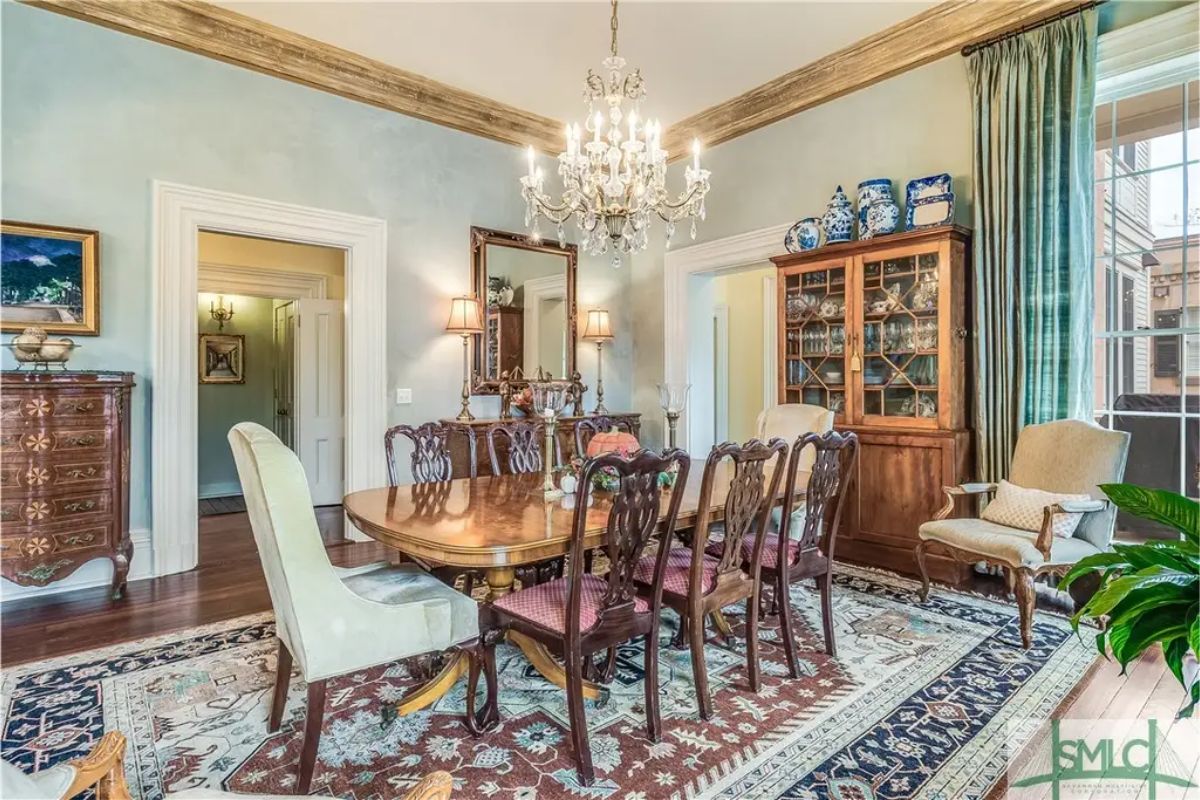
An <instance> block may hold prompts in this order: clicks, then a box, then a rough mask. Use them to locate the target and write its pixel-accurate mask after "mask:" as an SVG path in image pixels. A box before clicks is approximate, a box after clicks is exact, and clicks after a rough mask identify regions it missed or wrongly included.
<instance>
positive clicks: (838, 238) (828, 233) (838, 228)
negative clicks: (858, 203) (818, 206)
mask: <svg viewBox="0 0 1200 800" xmlns="http://www.w3.org/2000/svg"><path fill="white" fill-rule="evenodd" d="M821 224H822V225H823V226H824V227H825V244H837V243H838V242H848V241H850V238H851V237H852V236H853V234H854V209H853V208H851V206H850V200H849V198H847V197H846V193H845V192H843V191H842V187H841V186H839V187H837V191H836V192H834V193H833V197H831V198H830V199H829V205H828V206H827V207H826V208H825V216H823V217H821Z"/></svg>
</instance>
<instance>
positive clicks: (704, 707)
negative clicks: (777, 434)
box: [633, 439, 787, 719]
mask: <svg viewBox="0 0 1200 800" xmlns="http://www.w3.org/2000/svg"><path fill="white" fill-rule="evenodd" d="M786 458H787V443H786V442H784V441H783V439H772V440H771V441H770V442H767V443H766V444H764V443H762V442H760V441H759V440H757V439H751V440H750V441H749V442H747V443H746V444H745V445H740V444H737V443H736V442H725V443H724V444H719V445H716V446H715V447H713V449H712V451H711V452H709V454H708V460H707V461H705V463H704V476H703V478H702V479H701V482H700V504H699V509H700V511H699V515H698V516H697V518H696V526H695V527H694V528H693V529H692V533H691V543H690V546H688V547H676V548H673V549H672V550H671V554H670V556H669V558H668V560H667V566H666V568H665V570H664V571H663V573H662V578H661V580H659V579H658V574H657V572H656V567H657V564H656V562H655V557H654V556H646V557H645V558H643V559H642V560H641V561H640V562H638V565H637V568H636V569H635V570H634V573H633V579H634V581H635V582H636V583H637V584H638V590H639V591H641V592H643V593H651V592H658V591H661V592H662V602H663V604H664V605H666V606H668V607H669V608H672V609H674V610H675V612H676V613H678V614H679V616H680V625H681V627H682V628H683V629H685V630H686V631H687V639H688V643H689V646H690V648H691V652H692V674H693V676H694V678H695V683H696V701H697V703H698V704H699V706H700V717H701V719H710V718H711V717H712V714H713V706H712V697H711V695H710V694H709V691H708V668H707V665H706V663H705V660H704V628H705V624H706V622H707V620H708V617H709V615H710V614H717V613H719V612H720V611H721V609H722V608H725V607H726V606H731V605H733V604H735V603H738V602H741V601H743V600H745V601H747V602H746V612H747V613H746V676H747V679H748V681H749V684H750V689H751V691H753V692H755V693H756V694H757V693H758V690H759V689H760V688H761V685H762V681H761V677H760V675H759V669H758V613H759V611H758V601H759V585H760V584H759V580H758V572H759V570H758V565H759V563H760V560H759V559H758V558H757V556H758V555H759V554H760V553H761V551H762V547H763V538H764V537H763V535H762V532H763V531H765V530H766V528H767V520H768V519H769V518H770V514H771V508H772V506H773V505H774V503H773V502H771V499H772V498H774V497H775V496H776V495H777V493H778V491H779V482H780V480H781V479H782V477H783V471H784V470H783V466H784V461H785V460H786ZM772 461H774V463H773V464H772ZM726 463H728V464H729V465H731V467H732V469H731V470H730V471H729V473H728V476H727V477H726V476H725V475H722V476H720V477H718V474H717V473H718V471H719V470H720V468H721V466H722V465H723V464H726ZM768 467H771V470H770V473H769V474H768V472H767V468H768ZM718 480H727V481H728V483H729V488H728V491H727V493H726V495H725V506H724V514H723V515H722V517H723V519H724V539H723V540H722V541H721V542H712V543H711V544H710V542H709V533H710V530H712V529H713V527H714V526H712V525H711V524H710V523H711V515H712V508H711V507H712V494H713V489H714V487H715V484H716V483H717V481H718ZM743 552H746V553H749V554H752V555H753V556H754V558H743Z"/></svg>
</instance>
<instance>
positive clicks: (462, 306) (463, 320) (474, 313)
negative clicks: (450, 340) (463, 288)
mask: <svg viewBox="0 0 1200 800" xmlns="http://www.w3.org/2000/svg"><path fill="white" fill-rule="evenodd" d="M446 333H483V317H482V316H480V311H479V300H478V299H477V298H474V297H456V298H454V299H453V300H452V301H450V319H449V320H447V321H446Z"/></svg>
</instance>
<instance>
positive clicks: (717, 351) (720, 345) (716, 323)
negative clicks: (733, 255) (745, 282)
mask: <svg viewBox="0 0 1200 800" xmlns="http://www.w3.org/2000/svg"><path fill="white" fill-rule="evenodd" d="M712 385H713V395H714V396H713V441H714V442H724V441H726V440H728V439H729V306H728V305H726V304H725V303H717V304H716V305H714V306H713V383H712Z"/></svg>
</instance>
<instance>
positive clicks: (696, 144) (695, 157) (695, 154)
mask: <svg viewBox="0 0 1200 800" xmlns="http://www.w3.org/2000/svg"><path fill="white" fill-rule="evenodd" d="M692 169H694V170H696V171H697V172H699V171H700V140H699V139H692Z"/></svg>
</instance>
